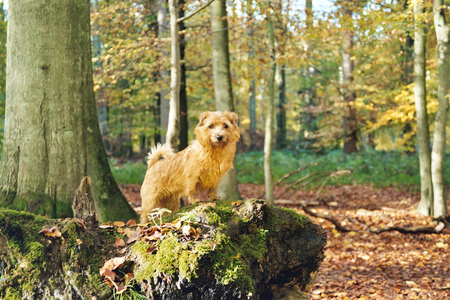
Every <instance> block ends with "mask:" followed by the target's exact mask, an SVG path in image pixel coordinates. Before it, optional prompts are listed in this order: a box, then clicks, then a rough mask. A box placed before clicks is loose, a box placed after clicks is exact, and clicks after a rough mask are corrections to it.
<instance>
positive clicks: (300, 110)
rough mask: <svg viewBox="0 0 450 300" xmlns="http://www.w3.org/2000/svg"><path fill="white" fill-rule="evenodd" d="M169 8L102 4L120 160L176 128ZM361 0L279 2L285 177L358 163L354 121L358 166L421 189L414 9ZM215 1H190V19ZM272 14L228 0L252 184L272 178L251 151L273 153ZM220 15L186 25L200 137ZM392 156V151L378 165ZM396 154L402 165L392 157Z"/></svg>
mask: <svg viewBox="0 0 450 300" xmlns="http://www.w3.org/2000/svg"><path fill="white" fill-rule="evenodd" d="M160 2H161V1H160ZM158 3H159V2H158V1H135V0H130V1H128V0H120V1H119V0H107V1H103V0H92V1H91V4H92V5H91V6H92V10H91V30H92V53H93V58H92V63H93V68H94V81H95V92H96V98H97V103H98V115H99V122H100V128H101V131H102V136H103V141H104V145H105V148H106V150H107V153H108V155H109V156H110V157H111V159H112V162H113V164H114V163H117V162H120V163H122V162H127V161H133V162H135V161H137V160H139V159H142V158H143V157H144V156H145V154H146V153H147V152H148V150H149V148H150V147H151V146H152V145H154V144H155V143H157V142H159V141H161V138H162V137H163V136H164V134H165V132H164V128H162V127H161V118H165V117H166V116H164V111H163V109H161V107H162V106H164V103H165V102H167V101H168V89H169V81H170V78H169V77H170V76H167V75H166V76H164V74H165V73H164V72H166V74H167V70H168V68H169V65H170V62H169V59H170V57H169V54H168V53H169V52H170V37H169V34H168V28H166V30H163V27H161V25H159V24H158V11H159V7H158ZM351 3H352V4H351V5H350V6H348V5H347V6H343V5H342V1H331V0H330V1H279V2H276V1H275V2H274V3H273V5H272V4H271V5H269V7H270V8H271V10H272V11H273V12H272V13H271V16H272V17H273V18H275V20H276V22H275V30H276V32H275V37H276V65H277V72H276V76H275V82H276V87H277V91H276V104H275V105H276V122H275V123H276V133H275V135H274V136H275V137H276V138H275V148H276V150H277V151H276V153H278V152H279V153H281V154H276V155H280V157H279V158H278V160H277V158H276V157H275V159H274V161H275V162H276V164H277V165H278V164H286V168H287V169H286V168H280V170H278V171H277V170H275V173H277V172H278V173H279V174H278V175H277V174H275V177H277V176H278V177H279V176H281V175H282V173H283V172H284V171H287V170H289V169H290V168H296V167H298V164H305V162H308V163H311V162H312V161H315V160H317V159H320V157H326V158H322V159H325V160H326V161H327V162H333V161H342V160H346V161H351V160H354V159H355V157H356V156H354V157H349V156H343V155H341V154H342V152H343V146H344V143H345V141H346V139H348V134H346V132H345V131H346V127H347V128H348V126H349V124H350V126H351V127H352V128H353V129H354V131H355V136H354V142H355V145H356V148H355V149H353V150H352V151H347V152H348V153H347V154H350V152H356V153H357V154H354V155H357V156H358V159H359V160H362V161H364V162H365V163H362V164H361V163H355V162H349V163H352V164H355V166H354V168H356V169H361V172H368V171H370V170H371V169H374V170H375V171H379V172H381V173H384V172H385V171H386V170H389V168H391V167H392V168H394V169H395V170H393V171H392V172H391V175H392V176H394V177H395V175H396V173H399V172H400V173H402V174H403V175H404V176H403V177H404V181H405V182H403V183H404V184H411V183H416V184H417V183H418V180H419V177H418V166H417V164H418V160H417V157H416V155H415V154H416V152H417V147H416V128H417V125H416V120H415V106H414V95H413V86H414V84H413V78H414V72H413V48H412V47H413V40H412V32H413V21H414V20H413V12H412V9H411V6H410V5H408V1H395V0H392V1H384V0H372V1H351ZM203 4H204V3H203V2H202V1H186V2H184V1H180V5H181V7H182V9H181V11H182V13H183V14H189V13H191V12H193V11H195V10H196V9H197V8H199V7H200V6H202V5H203ZM425 5H426V7H425V14H424V16H423V21H424V22H425V24H427V26H431V27H432V26H433V24H432V23H433V17H432V7H431V3H425ZM427 5H428V6H427ZM5 9H6V7H5ZM267 10H268V5H267V3H266V2H264V1H251V0H242V1H241V0H232V1H228V2H227V11H228V31H229V51H230V56H231V59H230V64H231V66H230V67H231V72H232V84H233V96H234V102H235V110H236V111H237V113H238V114H239V116H240V128H241V134H242V139H241V142H240V144H239V152H240V153H247V154H245V155H244V154H239V155H240V156H239V157H240V158H239V160H238V162H239V168H238V171H239V170H241V171H239V173H238V174H239V177H240V179H241V180H244V181H246V180H250V181H253V182H260V180H261V179H258V178H262V177H261V175H258V174H253V175H255V176H251V177H252V178H249V179H246V176H247V177H248V174H245V172H243V171H242V170H243V169H245V166H246V165H248V164H249V163H250V164H251V163H253V164H258V163H261V162H262V159H261V156H258V154H251V153H250V154H248V153H249V152H251V151H261V150H262V148H263V143H264V120H265V109H266V99H267V93H268V90H267V86H268V82H267V81H268V72H269V62H270V53H269V51H268V49H269V46H268V35H267V24H266V18H267V16H268V11H267ZM348 10H350V12H349V11H348ZM1 13H2V15H3V16H2V17H1V18H0V19H1V21H0V22H1V23H0V41H1V42H0V45H1V47H0V71H1V72H0V102H1V103H0V104H1V105H0V114H1V115H4V101H5V76H6V74H5V60H6V55H5V53H6V50H5V47H6V25H7V10H1ZM166 17H167V18H168V16H166ZM166 22H167V21H166ZM210 22H211V18H210V16H209V10H208V9H205V10H202V11H200V12H198V13H197V14H195V15H194V16H193V17H192V18H189V19H188V20H186V21H185V22H184V28H183V29H182V30H181V37H182V44H183V45H184V48H185V57H184V59H183V61H182V62H183V65H184V67H185V69H186V81H185V86H184V89H185V92H186V95H187V111H186V113H187V120H188V130H187V132H188V133H189V140H192V139H193V138H194V136H193V128H194V127H195V125H196V123H197V121H198V116H199V114H200V113H201V112H203V111H207V110H215V102H214V90H213V82H212V80H213V78H212V77H213V76H212V64H211V26H210ZM165 26H168V25H167V23H166V25H165ZM347 34H351V36H352V43H351V45H347V44H346V43H345V42H344V41H345V36H346V35H347ZM426 38H427V44H426V47H427V54H426V58H427V59H426V70H427V73H426V74H427V101H428V112H429V117H430V130H431V132H432V130H433V118H434V115H435V111H436V109H437V84H438V79H437V76H438V74H437V67H436V65H437V54H436V49H437V47H436V37H435V34H434V31H433V30H428V31H427V37H426ZM345 53H350V55H351V56H350V57H351V62H352V65H353V66H352V67H353V70H352V72H351V81H350V83H348V80H347V81H344V70H343V55H344V54H345ZM349 89H350V90H351V93H352V94H353V95H354V97H353V99H352V100H351V101H348V99H346V93H347V92H348V90H349ZM0 132H1V131H0ZM0 138H1V136H0ZM380 151H383V152H384V153H388V154H386V155H388V156H386V155H384V156H382V157H383V158H380V159H376V160H375V159H374V158H375V157H376V155H377V154H376V153H379V152H380ZM256 153H258V152H256ZM404 155H406V156H407V157H406V158H404V157H403V156H404ZM300 157H301V158H302V162H300V163H299V162H298V160H299V158H300ZM389 159H392V160H393V161H394V163H392V164H390V163H387V160H389ZM404 160H406V162H405V161H404ZM402 161H403V163H402ZM380 164H381V165H383V166H381V167H379V166H378V165H380ZM330 166H332V163H331V164H330ZM346 167H349V166H346ZM143 168H144V170H145V166H144V167H143ZM377 168H378V169H377ZM252 169H253V170H255V169H254V168H253V165H252ZM372 171H373V170H372ZM403 171H405V172H403ZM139 172H140V171H139ZM139 172H138V173H139ZM261 172H262V171H261ZM119 173H120V172H119ZM375 173H376V172H375ZM412 175H414V176H413V178H412V177H411V176H412ZM117 176H120V174H117ZM142 176H143V174H142ZM258 176H259V177H258ZM357 178H358V180H360V179H359V178H361V177H359V176H358V177H357ZM411 178H412V179H411ZM141 179H142V178H141V177H139V178H136V179H135V181H136V182H139V180H141ZM349 180H350V179H349ZM411 181H412V182H411ZM393 183H395V181H394V182H393ZM384 184H389V183H386V182H385V183H384Z"/></svg>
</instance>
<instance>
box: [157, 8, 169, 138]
mask: <svg viewBox="0 0 450 300" xmlns="http://www.w3.org/2000/svg"><path fill="white" fill-rule="evenodd" d="M167 28H169V25H168V24H167V0H158V47H159V53H160V56H161V58H160V60H161V61H162V64H161V65H160V70H159V77H160V80H161V82H160V84H159V86H160V92H159V93H160V97H159V101H160V102H159V112H160V113H159V119H160V121H161V124H160V126H161V130H160V138H161V142H162V143H165V142H169V141H166V134H167V128H168V126H169V110H170V101H169V99H168V98H167V95H168V94H169V90H168V88H167V86H168V85H169V84H168V82H169V71H168V70H167V68H166V65H165V61H166V60H167V59H168V57H169V53H168V52H167V45H166V43H164V42H163V40H164V39H166V38H167Z"/></svg>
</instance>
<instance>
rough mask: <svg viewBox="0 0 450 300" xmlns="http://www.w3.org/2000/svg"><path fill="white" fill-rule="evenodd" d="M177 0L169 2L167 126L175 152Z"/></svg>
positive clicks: (177, 120)
mask: <svg viewBox="0 0 450 300" xmlns="http://www.w3.org/2000/svg"><path fill="white" fill-rule="evenodd" d="M177 2H178V1H177V0H169V11H170V44H171V47H170V48H171V56H170V108H169V123H168V124H167V134H166V142H167V143H169V144H170V147H171V148H172V149H173V150H174V151H177V150H178V133H179V128H180V118H179V115H180V79H181V77H180V75H181V66H180V31H179V28H178V6H177Z"/></svg>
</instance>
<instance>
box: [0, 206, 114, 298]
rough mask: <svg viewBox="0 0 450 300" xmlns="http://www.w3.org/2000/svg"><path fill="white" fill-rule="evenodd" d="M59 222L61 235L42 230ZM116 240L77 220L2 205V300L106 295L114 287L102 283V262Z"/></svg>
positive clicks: (0, 264)
mask: <svg viewBox="0 0 450 300" xmlns="http://www.w3.org/2000/svg"><path fill="white" fill-rule="evenodd" d="M55 225H56V226H57V227H58V229H59V231H60V232H61V237H47V236H45V235H44V234H38V232H39V231H41V230H42V229H43V228H44V227H52V226H55ZM111 238H112V237H109V236H107V235H106V234H105V232H103V231H100V230H98V229H92V230H86V229H84V227H83V225H82V223H80V222H79V221H78V220H76V219H65V220H52V219H47V218H44V217H40V216H36V215H33V214H29V213H25V212H18V211H14V210H3V209H0V299H83V298H84V299H90V298H91V297H92V296H98V297H99V298H100V299H102V298H103V299H104V298H107V297H108V296H109V295H110V294H111V290H110V288H109V287H108V286H107V285H104V284H102V281H103V280H102V278H101V277H100V275H99V273H98V266H99V265H100V266H101V265H102V264H103V260H104V259H105V257H107V256H108V250H110V249H108V247H110V246H108V245H112V243H113V240H111ZM80 242H81V243H80ZM103 246H105V247H104V249H103ZM109 255H110V254H109Z"/></svg>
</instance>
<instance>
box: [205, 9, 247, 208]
mask: <svg viewBox="0 0 450 300" xmlns="http://www.w3.org/2000/svg"><path fill="white" fill-rule="evenodd" d="M211 29H212V62H213V77H214V95H215V99H216V109H217V110H218V111H234V103H233V91H232V86H231V72H230V53H229V49H228V21H227V9H226V1H225V0H215V1H214V2H212V3H211ZM233 165H236V164H235V163H233ZM217 196H218V197H219V198H221V199H240V198H241V195H240V193H239V189H238V186H237V173H236V169H235V168H233V169H231V170H230V171H229V172H228V173H227V174H226V175H225V176H224V177H223V179H222V182H221V183H220V184H219V187H218V188H217Z"/></svg>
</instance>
